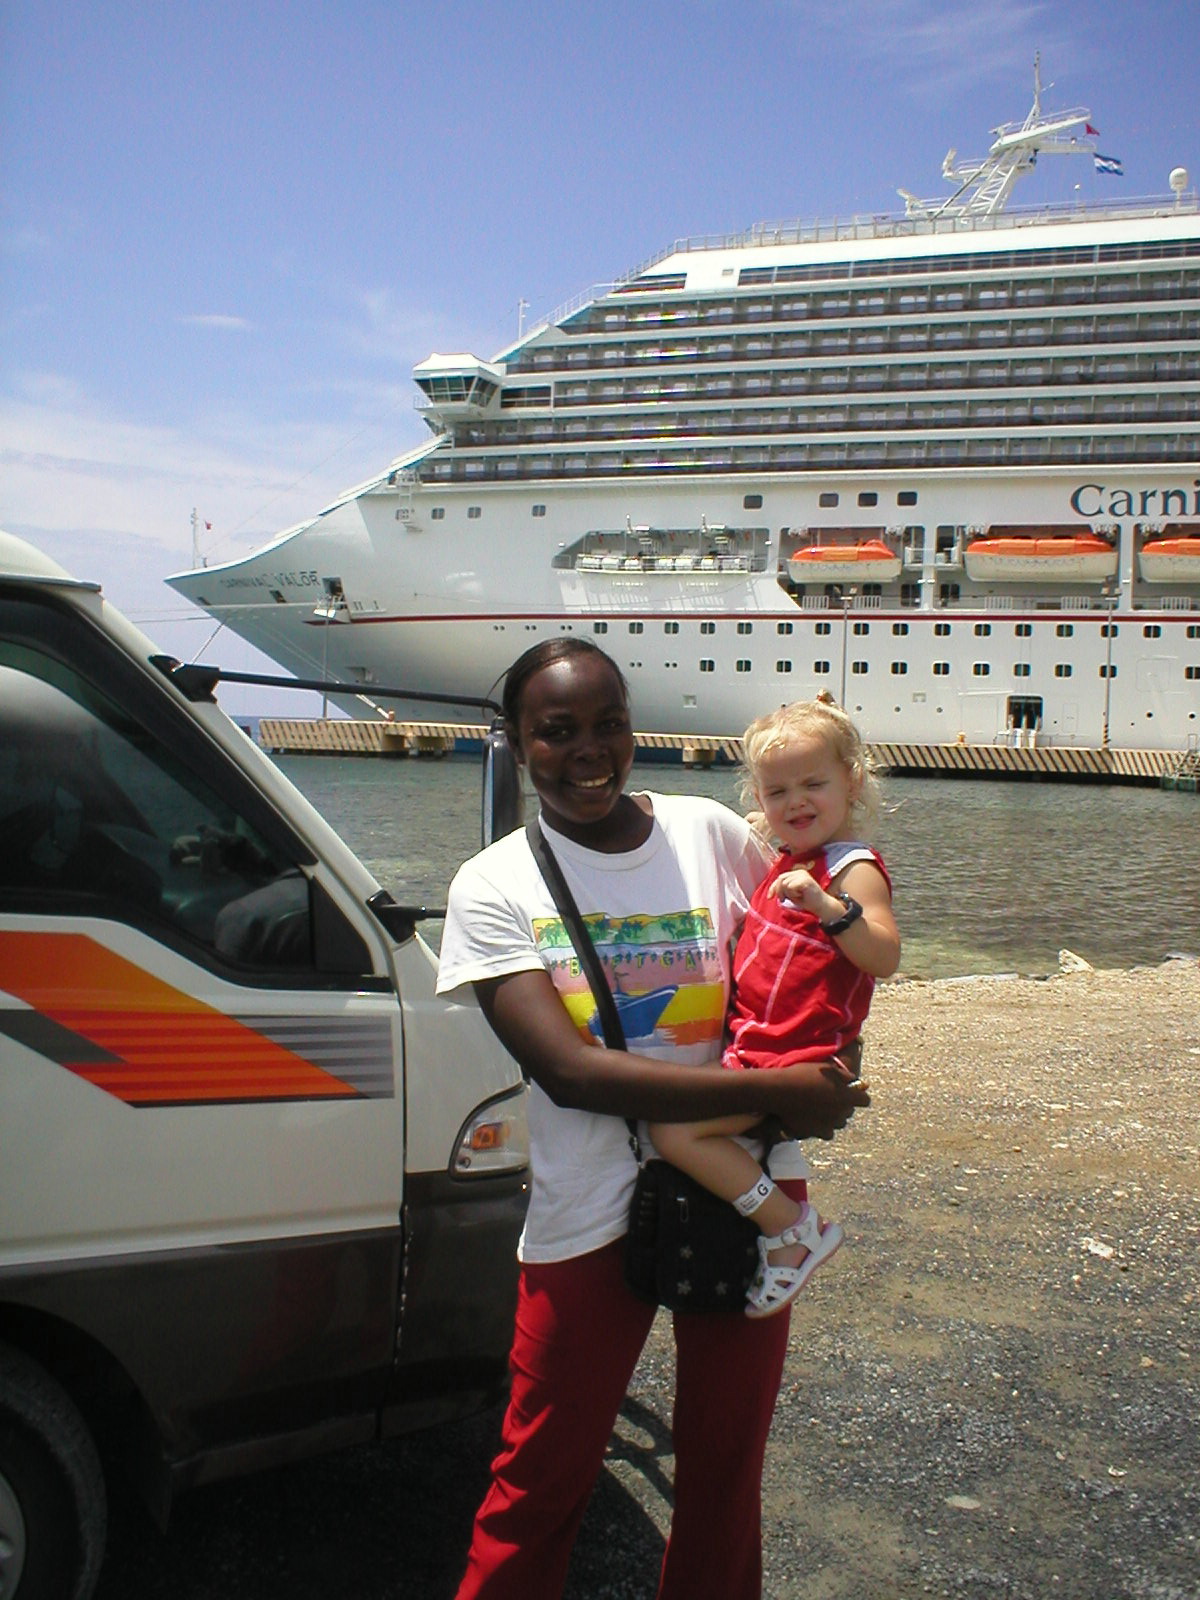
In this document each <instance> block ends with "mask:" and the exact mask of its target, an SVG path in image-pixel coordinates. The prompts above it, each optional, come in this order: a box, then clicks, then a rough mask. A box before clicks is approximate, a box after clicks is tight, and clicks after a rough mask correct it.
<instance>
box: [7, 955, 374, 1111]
mask: <svg viewBox="0 0 1200 1600" xmlns="http://www.w3.org/2000/svg"><path fill="white" fill-rule="evenodd" d="M0 990H4V991H6V992H7V993H8V994H10V995H13V996H14V997H15V998H16V999H18V1000H20V1001H23V1002H24V1004H25V1005H27V1006H30V1007H31V1008H32V1009H33V1010H34V1011H36V1012H38V1013H39V1014H40V1015H41V1016H43V1017H47V1018H49V1019H50V1020H51V1021H52V1022H55V1023H57V1024H58V1025H59V1027H61V1028H64V1029H66V1030H68V1031H69V1032H70V1033H71V1034H74V1035H76V1036H77V1037H79V1038H80V1039H81V1040H83V1039H86V1040H88V1041H89V1042H90V1044H91V1045H93V1046H97V1047H99V1050H100V1051H103V1052H104V1053H106V1054H107V1056H108V1057H109V1058H110V1059H108V1060H106V1061H97V1060H94V1059H87V1058H88V1056H89V1055H93V1056H94V1055H95V1053H96V1052H95V1051H92V1052H88V1051H85V1050H81V1051H80V1059H79V1060H72V1059H69V1058H67V1059H64V1058H62V1057H58V1056H56V1057H55V1059H57V1060H59V1061H60V1064H61V1065H62V1066H65V1067H66V1068H67V1069H68V1070H69V1071H71V1072H74V1073H76V1074H77V1075H78V1076H79V1077H81V1078H85V1079H86V1080H87V1081H88V1082H89V1083H91V1084H94V1085H95V1087H96V1088H98V1089H102V1090H103V1091H104V1092H105V1093H106V1094H111V1095H115V1096H116V1098H117V1099H118V1100H123V1101H124V1102H125V1103H126V1104H127V1105H195V1104H200V1103H205V1102H228V1101H235V1100H314V1099H329V1098H339V1097H340V1098H343V1099H351V1098H357V1096H358V1091H357V1090H356V1089H355V1088H354V1087H353V1086H352V1085H350V1084H348V1083H343V1082H342V1080H341V1079H340V1078H336V1077H334V1076H333V1074H332V1073H328V1072H325V1071H323V1070H322V1069H321V1068H320V1067H317V1066H314V1065H313V1063H312V1062H311V1061H306V1060H305V1059H304V1058H303V1057H302V1056H298V1055H296V1054H295V1053H294V1052H292V1051H291V1050H287V1049H285V1048H284V1047H283V1046H282V1045H279V1044H276V1043H275V1041H274V1040H273V1039H268V1038H267V1037H266V1036H265V1035H264V1034H261V1033H259V1032H257V1031H256V1030H255V1029H253V1028H249V1027H247V1026H246V1025H245V1024H244V1023H242V1022H239V1021H238V1020H237V1019H236V1018H235V1017H230V1016H227V1015H226V1014H225V1013H224V1012H223V1011H218V1010H217V1009H216V1008H215V1007H213V1006H209V1005H206V1004H205V1003H204V1002H203V1001H202V1000H197V999H195V998H194V997H193V996H191V995H188V994H185V993H184V992H183V991H182V990H181V989H176V988H174V987H173V986H172V985H171V984H169V983H165V982H164V981H163V980H162V979H161V978H156V977H155V976H154V975H153V973H150V972H147V971H145V969H144V968H142V967H139V966H136V965H135V964H134V963H133V962H131V961H127V960H125V958H124V957H123V956H119V955H117V954H116V953H115V952H114V951H112V950H109V949H106V948H105V946H104V945H101V944H98V943H97V942H96V940H94V939H92V938H90V937H88V935H87V934H81V933H9V932H2V931H0ZM112 1058H115V1059H112Z"/></svg>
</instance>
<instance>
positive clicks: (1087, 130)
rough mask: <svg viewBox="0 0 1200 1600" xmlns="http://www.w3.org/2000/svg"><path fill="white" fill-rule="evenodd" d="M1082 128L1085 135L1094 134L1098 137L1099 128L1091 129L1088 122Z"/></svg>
mask: <svg viewBox="0 0 1200 1600" xmlns="http://www.w3.org/2000/svg"><path fill="white" fill-rule="evenodd" d="M1083 126H1084V131H1085V132H1086V133H1094V134H1097V135H1099V132H1100V129H1099V128H1093V127H1092V125H1091V123H1090V122H1085V123H1084V125H1083Z"/></svg>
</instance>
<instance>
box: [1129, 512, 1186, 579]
mask: <svg viewBox="0 0 1200 1600" xmlns="http://www.w3.org/2000/svg"><path fill="white" fill-rule="evenodd" d="M1138 566H1139V567H1140V568H1141V573H1142V577H1143V578H1144V579H1145V580H1146V582H1147V583H1190V582H1192V581H1194V580H1195V579H1197V578H1200V526H1196V527H1195V528H1193V525H1192V524H1190V523H1186V522H1173V523H1168V524H1167V527H1166V529H1165V530H1164V535H1163V537H1161V538H1158V539H1148V540H1147V541H1146V543H1145V544H1144V545H1143V546H1142V548H1141V551H1140V553H1139V555H1138Z"/></svg>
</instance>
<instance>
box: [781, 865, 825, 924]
mask: <svg viewBox="0 0 1200 1600" xmlns="http://www.w3.org/2000/svg"><path fill="white" fill-rule="evenodd" d="M767 893H768V894H769V895H772V896H774V898H775V899H776V900H785V901H787V902H788V904H789V905H797V906H802V907H803V908H804V910H805V911H811V912H813V913H814V915H816V916H823V915H824V914H825V910H826V906H827V904H828V902H829V896H828V895H827V894H826V893H825V891H824V889H822V888H821V886H820V884H818V882H817V880H816V879H815V878H814V877H813V875H812V873H811V872H806V871H805V870H804V868H803V867H793V869H792V870H791V872H781V873H780V874H779V876H778V877H777V878H776V879H775V881H774V883H773V884H772V885H771V887H770V888H769V889H768V890H767ZM833 904H834V905H838V902H837V901H836V900H835V901H834V902H833ZM839 909H840V907H839Z"/></svg>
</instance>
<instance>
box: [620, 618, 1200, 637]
mask: <svg viewBox="0 0 1200 1600" xmlns="http://www.w3.org/2000/svg"><path fill="white" fill-rule="evenodd" d="M626 626H627V627H628V629H629V632H630V633H645V631H646V624H645V623H644V622H630V623H627V624H626ZM608 627H609V625H608V623H607V622H593V624H592V632H593V633H607V632H608ZM699 627H700V633H701V635H702V636H703V635H705V634H715V633H716V631H717V624H716V623H715V622H701V623H700V625H699ZM795 627H796V625H795V623H794V622H777V623H776V624H775V632H776V633H777V634H782V635H787V634H791V633H794V632H795ZM662 629H663V632H664V633H666V634H677V633H678V632H679V629H680V624H679V623H678V622H664V623H663V625H662ZM736 629H737V632H738V633H739V634H743V635H745V634H750V633H753V632H754V624H753V623H752V622H739V623H737V624H736ZM851 631H852V632H853V634H854V635H855V637H856V638H860V639H861V638H864V637H865V636H866V635H867V634H869V633H870V632H871V623H869V622H856V623H854V625H853V628H852V630H851ZM910 631H911V624H909V623H907V622H893V623H892V633H893V635H894V636H895V637H897V638H904V637H905V636H906V635H907V634H908V633H909V632H910ZM832 632H833V623H832V622H817V623H814V625H813V633H814V634H816V635H817V636H818V637H823V636H824V635H826V634H830V633H832ZM953 632H954V624H953V623H952V622H935V623H934V625H933V636H934V638H935V639H948V638H949V637H950V636H951V634H952V633H953ZM1120 632H1121V626H1120V623H1117V622H1111V623H1110V622H1104V623H1101V625H1100V637H1101V638H1102V639H1116V638H1118V637H1119V636H1120ZM972 633H973V635H974V637H975V638H976V639H987V638H990V637H991V633H992V624H991V623H990V622H976V623H973V624H972ZM1054 636H1055V638H1056V639H1073V638H1074V637H1075V624H1074V623H1073V622H1058V623H1056V624H1055V626H1054ZM1187 636H1188V638H1189V639H1200V623H1197V622H1189V623H1188V625H1187ZM1013 637H1014V638H1016V639H1032V638H1033V624H1032V622H1015V623H1014V624H1013ZM1142 637H1143V638H1144V639H1161V638H1162V624H1161V623H1160V622H1147V623H1143V625H1142Z"/></svg>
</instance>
